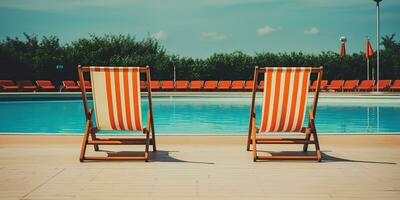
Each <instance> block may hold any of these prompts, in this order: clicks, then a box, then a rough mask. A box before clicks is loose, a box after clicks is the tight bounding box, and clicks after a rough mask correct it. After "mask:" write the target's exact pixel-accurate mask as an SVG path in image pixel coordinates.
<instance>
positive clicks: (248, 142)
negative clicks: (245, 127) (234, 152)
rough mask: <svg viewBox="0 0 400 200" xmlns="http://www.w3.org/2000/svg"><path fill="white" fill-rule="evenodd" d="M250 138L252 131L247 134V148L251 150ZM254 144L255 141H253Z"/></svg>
mask: <svg viewBox="0 0 400 200" xmlns="http://www.w3.org/2000/svg"><path fill="white" fill-rule="evenodd" d="M250 140H251V132H249V133H248V134H247V147H246V150H247V151H250ZM253 144H254V143H253Z"/></svg>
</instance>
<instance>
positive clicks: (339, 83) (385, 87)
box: [310, 80, 400, 92]
mask: <svg viewBox="0 0 400 200" xmlns="http://www.w3.org/2000/svg"><path fill="white" fill-rule="evenodd" d="M359 82H360V81H359V80H346V81H345V80H332V81H331V83H330V84H329V85H328V80H321V85H320V88H319V89H320V90H328V91H343V92H344V91H359V92H361V91H375V90H377V89H379V91H389V90H390V91H396V90H400V80H395V81H394V82H393V84H391V83H392V80H379V82H378V83H377V84H376V85H375V81H374V80H363V81H361V83H359ZM316 88H317V81H314V82H313V84H312V85H311V86H310V90H311V91H315V89H316Z"/></svg>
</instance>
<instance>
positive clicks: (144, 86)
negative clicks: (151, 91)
mask: <svg viewBox="0 0 400 200" xmlns="http://www.w3.org/2000/svg"><path fill="white" fill-rule="evenodd" d="M145 89H146V82H144V81H140V90H145Z"/></svg>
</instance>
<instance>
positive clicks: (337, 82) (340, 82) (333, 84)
mask: <svg viewBox="0 0 400 200" xmlns="http://www.w3.org/2000/svg"><path fill="white" fill-rule="evenodd" d="M343 84H344V80H332V82H331V84H330V86H342V85H343Z"/></svg>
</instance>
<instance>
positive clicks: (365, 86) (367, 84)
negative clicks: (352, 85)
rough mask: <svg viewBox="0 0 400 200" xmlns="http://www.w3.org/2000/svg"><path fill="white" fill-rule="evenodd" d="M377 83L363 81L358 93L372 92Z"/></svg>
mask: <svg viewBox="0 0 400 200" xmlns="http://www.w3.org/2000/svg"><path fill="white" fill-rule="evenodd" d="M374 83H375V81H374V80H363V81H361V83H360V85H359V86H358V87H357V89H358V91H361V90H365V91H368V90H371V89H372V87H373V86H374Z"/></svg>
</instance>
